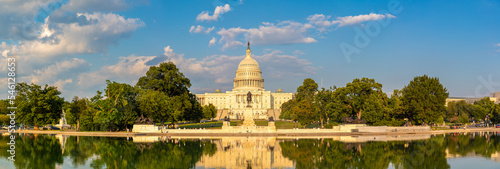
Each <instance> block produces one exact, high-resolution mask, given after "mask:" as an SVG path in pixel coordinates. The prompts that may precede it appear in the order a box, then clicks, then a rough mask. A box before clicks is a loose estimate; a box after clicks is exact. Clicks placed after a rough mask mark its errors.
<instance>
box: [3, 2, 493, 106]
mask: <svg viewBox="0 0 500 169" xmlns="http://www.w3.org/2000/svg"><path fill="white" fill-rule="evenodd" d="M499 21H500V2H499V1H493V0H491V1H488V0H484V1H462V2H460V3H451V2H449V1H411V0H390V1H312V2H309V1H240V0H225V1H224V0H215V1H210V0H209V1H156V0H155V1H146V0H139V1H129V0H110V1H104V2H101V1H100V0H87V1H73V0H64V1H58V0H28V1H2V2H0V23H1V24H0V54H2V56H3V57H1V58H2V60H3V61H4V63H6V61H5V60H6V57H16V58H17V66H18V71H17V73H18V76H17V81H18V82H21V81H24V82H28V83H37V84H40V85H44V84H49V85H54V86H57V87H58V88H59V90H61V91H62V96H64V97H65V98H66V100H70V99H71V98H72V97H73V96H81V97H91V96H93V95H94V94H95V92H96V91H97V90H103V89H104V88H105V80H106V79H109V80H112V81H117V82H122V83H129V84H132V85H134V84H135V83H136V81H137V79H138V78H139V77H140V76H143V75H144V74H145V72H146V71H147V70H148V68H149V67H150V66H154V65H158V64H159V63H160V62H165V61H172V62H174V63H176V65H177V66H178V67H179V68H180V70H181V71H182V72H183V73H184V74H185V75H186V76H187V77H188V78H190V79H191V83H192V86H191V91H192V92H194V93H204V92H212V91H214V90H215V89H219V88H220V89H222V90H223V91H225V90H231V89H232V79H233V78H234V76H235V71H236V69H237V65H238V63H239V62H240V61H241V59H243V57H244V55H245V49H246V42H247V41H250V43H251V49H252V54H253V55H254V58H255V59H256V60H257V61H258V62H259V64H260V67H261V69H262V71H263V77H264V79H265V88H266V90H270V91H275V90H276V89H278V88H282V89H283V90H284V91H285V92H294V91H295V90H296V88H297V87H298V86H299V85H301V83H302V81H303V79H304V78H307V77H310V78H313V79H314V80H316V82H318V84H320V86H321V82H322V85H323V87H325V88H328V87H329V86H333V85H335V86H345V84H346V83H348V82H351V81H352V80H353V79H354V78H362V77H368V78H374V79H375V80H376V81H377V82H379V83H382V84H383V90H384V92H386V93H389V94H390V93H392V91H393V90H394V89H401V88H403V87H404V86H405V85H407V84H408V83H409V81H410V80H412V79H413V77H415V76H420V75H424V74H427V75H429V76H433V77H438V78H440V81H441V83H442V84H443V85H444V86H445V87H446V88H447V89H448V91H449V92H450V96H467V97H481V96H486V95H487V94H488V93H490V92H494V91H500V69H498V68H499V66H500V64H499V63H500V29H499V28H500V22H499ZM0 68H1V69H2V71H4V72H6V71H7V67H6V64H4V65H2V66H0ZM6 83H7V80H6V77H5V78H4V80H3V81H2V85H1V86H2V87H0V88H1V89H2V90H5V91H6V90H7V88H6V86H7V85H6ZM1 98H5V96H2V97H1Z"/></svg>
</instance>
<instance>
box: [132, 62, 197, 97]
mask: <svg viewBox="0 0 500 169" xmlns="http://www.w3.org/2000/svg"><path fill="white" fill-rule="evenodd" d="M136 86H138V87H139V88H141V89H152V90H158V91H161V92H163V93H165V94H167V95H168V96H170V97H174V96H180V95H182V94H185V93H189V90H188V88H189V87H191V82H190V80H189V79H188V78H186V77H184V74H182V73H181V72H180V71H179V69H178V68H177V67H176V66H175V64H174V63H172V62H168V63H167V62H164V63H160V65H159V66H151V67H149V70H148V72H146V76H142V77H141V78H139V81H137V84H136Z"/></svg>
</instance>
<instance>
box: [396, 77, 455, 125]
mask: <svg viewBox="0 0 500 169" xmlns="http://www.w3.org/2000/svg"><path fill="white" fill-rule="evenodd" d="M402 92H403V94H402V98H401V101H402V102H403V105H404V111H405V116H406V117H408V119H409V120H410V121H412V122H413V123H414V124H422V123H435V122H437V121H438V120H439V119H440V118H442V117H443V115H444V112H445V110H446V107H445V103H446V98H448V95H449V93H448V91H447V90H446V88H445V87H444V86H443V85H442V84H441V83H440V82H439V78H435V77H429V76H427V75H423V76H417V77H415V78H414V79H413V80H412V81H410V84H408V85H407V86H405V87H404V88H403V89H402Z"/></svg>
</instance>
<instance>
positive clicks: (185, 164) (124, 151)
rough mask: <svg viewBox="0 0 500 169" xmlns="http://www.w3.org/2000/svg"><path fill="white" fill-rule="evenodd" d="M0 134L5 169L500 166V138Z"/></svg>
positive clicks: (485, 134) (497, 135)
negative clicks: (12, 141)
mask: <svg viewBox="0 0 500 169" xmlns="http://www.w3.org/2000/svg"><path fill="white" fill-rule="evenodd" d="M9 141H10V138H9V135H3V136H0V148H1V158H0V168H40V169H45V168H147V169H149V168H396V169H399V168H415V169H420V168H500V133H491V132H489V133H488V132H480V133H468V134H464V133H456V134H446V135H402V136H390V135H387V136H331V137H320V138H317V137H309V138H308V137H302V138H300V137H201V138H200V137H173V136H172V137H170V136H161V137H158V136H137V137H128V138H127V137H86V136H85V137H84V136H65V135H43V134H39V135H36V134H21V135H16V143H15V151H16V154H15V155H16V156H15V161H14V162H12V161H10V160H8V157H9V156H10V153H8V152H7V150H8V149H9V147H8V145H7V143H8V142H9Z"/></svg>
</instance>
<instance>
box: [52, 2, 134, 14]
mask: <svg viewBox="0 0 500 169" xmlns="http://www.w3.org/2000/svg"><path fill="white" fill-rule="evenodd" d="M128 7H130V5H129V4H128V3H127V2H126V1H125V0H106V1H103V0H84V1H82V0H70V1H69V2H68V3H66V4H64V5H62V6H61V8H60V9H61V10H62V11H72V12H97V11H107V12H111V11H121V10H124V9H127V8H128Z"/></svg>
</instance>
